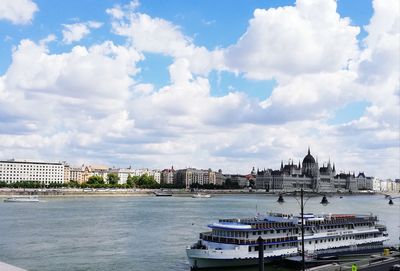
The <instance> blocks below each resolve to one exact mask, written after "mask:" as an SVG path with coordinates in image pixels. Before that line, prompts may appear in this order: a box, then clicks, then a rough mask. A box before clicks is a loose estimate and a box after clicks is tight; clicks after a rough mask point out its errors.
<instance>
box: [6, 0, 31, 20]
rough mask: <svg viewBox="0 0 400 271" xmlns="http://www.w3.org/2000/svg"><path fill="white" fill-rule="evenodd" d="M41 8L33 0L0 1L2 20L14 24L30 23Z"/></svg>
mask: <svg viewBox="0 0 400 271" xmlns="http://www.w3.org/2000/svg"><path fill="white" fill-rule="evenodd" d="M38 10H39V8H38V7H37V5H36V4H35V2H33V1H32V0H2V1H0V20H7V21H10V22H12V23H13V24H28V23H30V22H31V21H32V20H33V16H34V14H35V12H37V11H38Z"/></svg>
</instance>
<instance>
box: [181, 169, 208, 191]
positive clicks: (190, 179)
mask: <svg viewBox="0 0 400 271" xmlns="http://www.w3.org/2000/svg"><path fill="white" fill-rule="evenodd" d="M176 184H178V185H184V186H185V187H186V188H190V186H191V185H192V184H199V185H204V184H216V176H215V172H213V171H212V170H211V169H208V170H204V169H195V168H185V169H178V170H177V171H176Z"/></svg>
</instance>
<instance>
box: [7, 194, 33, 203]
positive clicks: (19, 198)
mask: <svg viewBox="0 0 400 271" xmlns="http://www.w3.org/2000/svg"><path fill="white" fill-rule="evenodd" d="M4 202H39V197H38V196H37V195H36V196H12V197H9V198H6V199H4Z"/></svg>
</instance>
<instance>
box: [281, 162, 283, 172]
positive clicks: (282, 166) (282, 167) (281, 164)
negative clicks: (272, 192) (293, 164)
mask: <svg viewBox="0 0 400 271" xmlns="http://www.w3.org/2000/svg"><path fill="white" fill-rule="evenodd" d="M282 169H283V161H281V170H282Z"/></svg>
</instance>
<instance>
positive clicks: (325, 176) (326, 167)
mask: <svg viewBox="0 0 400 271" xmlns="http://www.w3.org/2000/svg"><path fill="white" fill-rule="evenodd" d="M372 180H373V178H372V177H366V176H365V174H364V173H360V174H359V175H358V176H357V177H356V176H355V174H354V173H339V174H337V173H336V168H335V164H334V163H333V164H332V163H331V162H330V161H329V162H328V163H327V164H323V165H322V167H319V166H318V160H316V159H315V158H314V157H313V156H312V155H311V152H310V148H308V153H307V155H306V156H305V157H304V159H303V162H302V163H301V164H300V161H299V163H298V164H294V163H293V160H292V161H291V162H289V163H288V164H286V165H284V164H283V162H282V163H281V168H280V169H279V170H272V169H267V170H262V171H260V170H257V177H256V187H257V188H258V189H266V190H267V191H282V190H283V191H293V190H298V189H300V188H303V189H304V190H309V191H321V192H348V191H357V190H368V189H372Z"/></svg>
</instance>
